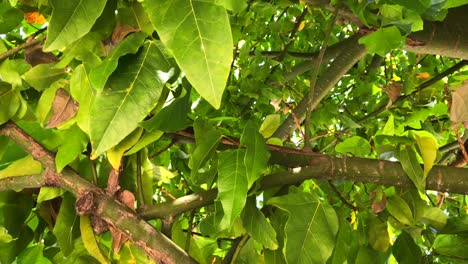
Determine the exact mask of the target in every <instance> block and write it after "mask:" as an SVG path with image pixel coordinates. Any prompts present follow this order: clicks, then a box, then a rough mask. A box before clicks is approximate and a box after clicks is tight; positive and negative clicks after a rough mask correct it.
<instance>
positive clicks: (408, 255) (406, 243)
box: [392, 232, 422, 264]
mask: <svg viewBox="0 0 468 264" xmlns="http://www.w3.org/2000/svg"><path fill="white" fill-rule="evenodd" d="M392 253H393V256H395V258H396V259H397V260H398V263H400V264H412V263H420V262H421V257H422V254H421V249H420V248H419V247H418V245H417V244H416V243H415V242H414V240H413V238H412V237H411V235H409V234H408V233H406V232H401V234H400V235H399V236H398V238H397V239H396V241H395V244H393V248H392Z"/></svg>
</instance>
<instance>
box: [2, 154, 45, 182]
mask: <svg viewBox="0 0 468 264" xmlns="http://www.w3.org/2000/svg"><path fill="white" fill-rule="evenodd" d="M41 172H42V165H41V163H40V162H39V161H36V160H34V159H33V158H32V157H31V156H26V157H24V158H22V159H19V160H17V161H15V162H13V163H12V164H10V165H9V166H8V167H6V168H5V169H3V170H1V171H0V179H3V178H7V177H13V176H25V175H32V174H38V173H41Z"/></svg>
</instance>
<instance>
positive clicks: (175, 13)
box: [143, 0, 233, 108]
mask: <svg viewBox="0 0 468 264" xmlns="http://www.w3.org/2000/svg"><path fill="white" fill-rule="evenodd" d="M143 7H144V8H145V10H146V12H147V13H148V15H149V18H150V21H151V23H152V24H153V26H154V28H155V29H156V31H157V32H158V34H159V36H160V37H161V40H162V42H163V43H164V45H166V47H168V48H169V49H170V50H171V51H172V53H173V54H174V57H175V59H176V61H177V63H178V64H179V66H180V68H181V69H182V71H183V72H184V73H185V74H186V76H187V79H188V80H189V81H190V83H191V84H192V85H193V86H194V88H195V90H197V92H198V93H199V94H200V95H201V96H202V97H203V98H204V99H205V100H206V101H208V102H209V103H210V104H211V105H212V106H213V107H215V108H219V107H220V105H221V99H222V96H223V91H224V89H225V86H226V81H227V78H228V76H229V71H230V68H231V61H232V58H233V57H232V56H233V55H232V54H233V53H232V47H233V41H232V34H231V28H230V24H229V19H228V15H227V12H226V10H225V9H224V8H223V7H221V6H218V5H216V4H214V3H213V2H212V1H201V0H161V1H144V2H143Z"/></svg>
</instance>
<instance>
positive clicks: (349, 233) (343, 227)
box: [330, 218, 358, 264]
mask: <svg viewBox="0 0 468 264" xmlns="http://www.w3.org/2000/svg"><path fill="white" fill-rule="evenodd" d="M339 221H340V228H339V231H338V235H337V237H336V245H335V248H334V250H333V255H332V256H331V258H330V264H342V263H346V262H347V260H348V259H350V257H349V255H350V253H351V252H352V250H353V249H354V247H357V246H358V242H357V236H356V233H355V232H353V229H352V227H351V224H350V223H349V222H348V221H347V220H346V219H344V218H341V219H340V220H339Z"/></svg>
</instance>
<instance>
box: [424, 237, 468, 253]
mask: <svg viewBox="0 0 468 264" xmlns="http://www.w3.org/2000/svg"><path fill="white" fill-rule="evenodd" d="M467 245H468V235H466V234H456V235H438V236H437V237H436V239H435V241H434V243H433V244H432V247H433V248H434V250H435V251H436V252H437V253H438V254H440V255H444V256H449V257H456V258H461V259H468V250H467V249H468V246H467Z"/></svg>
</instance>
